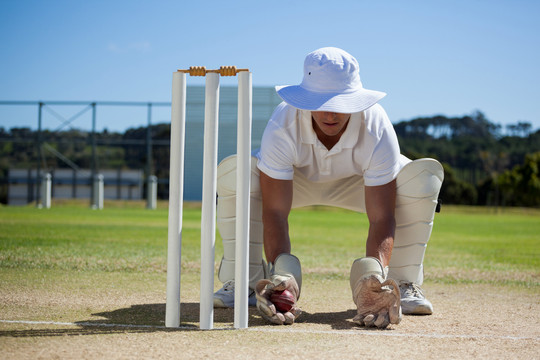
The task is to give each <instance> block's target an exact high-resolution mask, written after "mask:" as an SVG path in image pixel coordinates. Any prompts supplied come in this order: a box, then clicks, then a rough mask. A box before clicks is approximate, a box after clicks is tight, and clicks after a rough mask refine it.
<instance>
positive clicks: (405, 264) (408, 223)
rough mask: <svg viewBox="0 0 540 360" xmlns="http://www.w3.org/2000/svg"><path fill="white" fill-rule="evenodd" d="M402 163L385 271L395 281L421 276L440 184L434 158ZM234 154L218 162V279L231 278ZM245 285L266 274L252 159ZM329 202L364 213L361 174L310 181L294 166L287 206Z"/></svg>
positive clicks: (256, 174) (440, 172)
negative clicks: (220, 247) (247, 280)
mask: <svg viewBox="0 0 540 360" xmlns="http://www.w3.org/2000/svg"><path fill="white" fill-rule="evenodd" d="M402 162H403V165H404V166H403V168H402V169H401V171H400V173H399V174H398V176H397V178H396V186H397V189H396V190H397V194H396V195H397V196H396V210H395V218H396V232H395V236H394V248H393V250H392V257H391V260H390V264H389V269H388V270H389V272H388V276H389V277H391V278H393V279H394V280H396V281H398V282H399V281H404V282H414V283H417V284H419V285H421V284H422V282H423V260H424V254H425V250H426V247H427V243H428V240H429V238H430V236H431V230H432V227H433V218H434V214H435V208H436V205H437V198H438V195H439V190H440V187H441V185H442V181H443V178H444V172H443V169H442V166H441V164H440V163H439V162H438V161H436V160H434V159H419V160H415V161H410V160H409V159H407V158H405V157H402ZM235 169H236V156H234V155H233V156H231V157H228V158H226V159H224V160H223V161H222V162H221V163H220V165H219V167H218V209H217V218H218V229H219V231H220V235H221V237H222V239H223V248H224V256H223V259H222V262H221V266H220V270H219V278H220V280H221V281H222V282H225V281H227V280H231V279H233V278H234V251H235V239H234V235H235V227H234V222H235V220H236V218H235V213H236V209H235V201H236V178H235V174H236V171H233V170H235ZM251 181H252V189H251V190H252V191H251V203H250V206H251V226H250V228H251V229H250V286H251V287H254V286H255V284H256V282H257V281H258V280H259V279H261V278H263V277H265V275H266V274H265V271H266V267H265V264H264V261H263V254H262V244H263V228H262V202H261V195H260V186H259V183H258V182H259V171H258V169H257V167H256V159H255V158H253V160H252V178H251ZM310 205H328V206H336V207H340V208H344V209H349V210H353V211H357V212H361V213H365V212H366V210H365V186H364V179H363V177H361V176H352V177H349V178H345V179H339V180H335V181H331V182H324V183H314V182H311V181H309V180H307V179H306V178H305V177H304V176H303V175H302V174H301V173H300V172H298V171H295V173H294V178H293V200H292V207H293V208H298V207H303V206H310Z"/></svg>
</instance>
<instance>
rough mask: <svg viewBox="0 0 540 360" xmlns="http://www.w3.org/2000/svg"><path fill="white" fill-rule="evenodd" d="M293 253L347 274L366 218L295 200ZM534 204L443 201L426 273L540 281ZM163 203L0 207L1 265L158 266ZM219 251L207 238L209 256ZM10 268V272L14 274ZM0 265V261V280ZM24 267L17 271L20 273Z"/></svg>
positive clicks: (122, 269) (190, 251)
mask: <svg viewBox="0 0 540 360" xmlns="http://www.w3.org/2000/svg"><path fill="white" fill-rule="evenodd" d="M290 223H291V239H292V247H293V253H295V254H296V255H297V256H298V257H299V258H300V259H301V261H302V265H303V269H304V272H305V273H306V274H310V276H314V277H316V278H340V279H345V278H347V277H348V271H349V268H350V264H351V263H352V261H353V260H354V259H355V258H357V257H360V256H363V255H364V247H365V238H366V234H367V227H368V223H367V219H366V216H365V215H363V214H356V213H353V212H350V211H346V210H340V209H331V208H322V207H317V208H311V209H299V210H294V211H293V212H292V214H291V218H290ZM183 225H184V230H183V244H182V267H183V271H188V272H198V269H199V256H200V255H199V254H200V253H199V251H200V209H199V208H198V206H196V205H195V206H194V205H190V206H187V207H186V208H185V210H184V220H183ZM539 234H540V211H539V210H521V209H508V210H500V211H498V212H497V211H495V210H493V209H489V208H472V207H449V206H447V207H443V212H442V213H440V214H437V215H436V218H435V227H434V230H433V235H432V238H431V240H430V243H429V246H428V250H427V253H426V258H425V272H426V274H425V275H426V281H437V282H443V283H469V282H470V283H477V282H479V283H493V284H499V285H512V286H519V287H529V288H530V287H533V288H537V287H538V286H539V273H540V235H539ZM166 252H167V208H166V204H161V206H160V207H159V208H158V209H157V210H153V211H151V210H146V209H144V208H143V207H142V206H129V205H128V206H125V204H124V206H118V205H116V206H115V205H113V203H110V204H106V207H105V209H103V210H99V211H97V210H90V209H89V208H88V207H87V205H86V204H84V205H81V204H76V203H70V204H63V205H62V204H60V205H57V204H55V205H54V206H53V207H52V208H51V209H48V210H45V209H41V210H40V209H36V208H35V207H33V206H25V207H11V206H3V207H0V269H5V270H7V269H11V270H12V271H14V272H20V273H22V274H27V276H30V275H29V274H30V273H31V272H32V271H36V272H39V271H43V270H54V271H57V270H60V271H63V270H70V271H73V272H74V273H77V272H97V273H100V272H107V273H110V272H112V273H126V272H132V273H155V274H160V273H164V272H165V271H166V255H167V254H166ZM221 254H222V248H221V241H220V240H219V237H218V239H217V241H216V266H217V262H218V260H219V258H220V257H221ZM12 271H9V273H11V274H13V272H12ZM5 276H7V275H6V272H5V271H0V280H2V278H3V277H4V279H3V280H6V278H5ZM25 276H26V275H25Z"/></svg>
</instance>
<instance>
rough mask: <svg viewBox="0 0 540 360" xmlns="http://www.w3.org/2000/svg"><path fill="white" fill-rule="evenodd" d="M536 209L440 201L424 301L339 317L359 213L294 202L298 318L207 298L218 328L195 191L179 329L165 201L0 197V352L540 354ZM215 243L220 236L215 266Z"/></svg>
mask: <svg viewBox="0 0 540 360" xmlns="http://www.w3.org/2000/svg"><path fill="white" fill-rule="evenodd" d="M539 220H540V211H539V210H534V209H494V208H472V207H451V206H445V207H443V211H442V212H441V213H440V214H437V215H436V218H435V226H434V230H433V235H432V238H431V240H430V244H429V246H428V249H427V253H426V259H425V277H426V281H425V283H424V285H423V288H424V290H425V292H426V295H427V297H428V298H429V299H430V300H431V302H432V303H433V305H434V310H435V312H434V314H433V315H432V316H405V317H404V318H403V320H402V322H401V324H399V325H397V326H391V327H389V328H388V329H387V330H374V329H365V328H360V327H357V326H356V325H354V324H353V323H352V322H351V320H352V318H353V317H354V315H355V310H354V303H353V302H352V298H351V294H350V289H349V284H348V271H349V269H350V265H351V263H352V261H353V260H354V259H355V258H356V257H360V256H363V251H364V250H363V247H364V243H365V237H366V231H367V219H366V217H365V215H361V214H355V213H353V212H349V211H343V210H338V209H331V208H310V209H299V210H295V211H293V213H292V214H291V238H292V246H293V252H294V253H295V254H296V255H297V256H298V257H299V258H300V260H301V261H302V266H303V273H304V276H303V277H304V281H303V288H302V295H301V298H300V300H299V305H300V307H301V308H302V309H303V310H304V313H303V314H302V316H301V317H300V318H299V319H298V321H297V323H295V324H294V325H292V326H273V325H268V324H266V323H264V321H263V320H262V319H261V318H260V316H259V315H258V314H257V312H256V311H255V310H254V309H250V318H249V325H250V327H249V328H248V329H243V330H234V329H233V328H232V324H233V318H234V312H233V310H232V309H216V310H215V319H214V326H215V328H216V329H215V330H210V331H201V330H198V317H199V268H200V255H199V251H200V208H199V206H198V204H188V205H186V208H185V210H184V232H183V244H182V285H181V299H182V300H181V302H182V304H181V327H180V328H179V329H168V328H165V327H164V320H165V289H166V255H167V254H166V252H167V204H166V203H160V204H159V206H158V209H157V210H146V209H144V204H143V203H134V202H129V203H119V202H110V203H107V202H106V203H105V209H103V210H100V211H98V210H90V209H89V208H88V204H86V203H85V204H81V203H72V202H67V203H66V202H64V203H58V202H57V203H53V207H52V208H51V209H48V210H44V209H42V210H39V209H36V208H35V207H33V206H27V207H6V206H4V207H0V229H1V231H0V349H1V350H2V354H3V355H2V358H5V359H25V358H28V359H30V358H31V359H36V358H44V359H51V358H53V359H54V358H78V359H81V358H82V359H86V358H93V359H95V358H108V359H109V358H110V359H123V358H131V359H132V358H164V357H173V358H181V359H188V358H219V359H233V358H240V359H242V358H264V359H275V358H276V357H282V356H286V357H287V358H293V359H297V358H300V359H304V358H305V359H313V358H323V359H327V358H335V359H348V358H369V359H387V358H391V359H395V358H416V359H432V358H438V359H441V358H442V359H445V358H472V357H476V358H489V359H499V358H500V359H507V358H523V359H534V358H538V354H539V353H540V325H539V324H540V281H539V279H540V235H539V234H540V221H539ZM221 253H222V248H221V244H220V241H219V237H218V240H217V242H216V266H217V265H218V259H219V258H220V257H221ZM219 286H220V284H219V283H218V282H217V279H216V283H215V288H216V289H217V288H219Z"/></svg>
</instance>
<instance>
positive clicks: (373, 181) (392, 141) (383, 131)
mask: <svg viewBox="0 0 540 360" xmlns="http://www.w3.org/2000/svg"><path fill="white" fill-rule="evenodd" d="M382 116H383V117H382V119H381V120H382V121H381V125H382V126H381V127H380V129H379V131H377V133H378V135H377V137H378V141H377V144H376V145H375V148H374V150H373V155H372V157H371V160H370V162H369V166H368V168H367V169H366V171H365V172H364V183H365V185H366V186H380V185H385V184H388V183H389V182H390V181H392V180H394V179H395V178H396V177H397V175H398V173H399V171H400V169H401V162H400V157H401V155H400V149H399V143H398V139H397V136H396V132H395V130H394V127H393V126H392V123H391V122H390V120H389V119H388V116H386V113H384V111H383V113H382Z"/></svg>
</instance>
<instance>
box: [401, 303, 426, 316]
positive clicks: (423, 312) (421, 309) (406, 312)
mask: <svg viewBox="0 0 540 360" xmlns="http://www.w3.org/2000/svg"><path fill="white" fill-rule="evenodd" d="M401 312H402V314H403V315H431V314H433V309H431V308H430V307H427V306H422V305H418V306H417V307H415V308H413V309H407V310H406V309H403V307H402V308H401Z"/></svg>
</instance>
